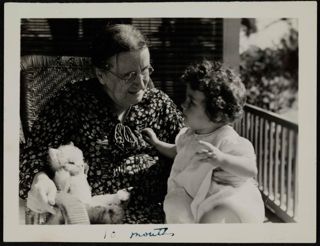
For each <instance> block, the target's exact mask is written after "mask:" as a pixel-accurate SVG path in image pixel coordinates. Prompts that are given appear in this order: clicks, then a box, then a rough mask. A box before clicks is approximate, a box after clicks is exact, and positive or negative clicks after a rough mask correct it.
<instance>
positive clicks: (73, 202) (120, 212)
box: [47, 142, 132, 224]
mask: <svg viewBox="0 0 320 246" xmlns="http://www.w3.org/2000/svg"><path fill="white" fill-rule="evenodd" d="M49 164H50V167H51V169H52V170H53V171H54V177H53V181H54V183H55V185H56V186H57V190H58V194H60V195H59V196H58V198H59V199H58V200H59V204H58V207H59V208H56V214H55V215H51V216H50V217H49V218H48V221H47V224H63V223H67V221H64V217H67V218H69V217H73V218H75V221H76V222H75V223H77V222H79V221H80V222H81V221H86V218H84V217H83V216H86V215H82V214H75V212H74V211H75V210H77V211H80V210H82V208H83V206H81V205H82V204H84V205H85V209H86V210H87V214H88V216H89V220H90V223H91V224H121V223H123V218H124V215H125V212H124V210H125V208H126V205H127V203H128V201H129V198H130V193H129V192H130V190H131V189H132V187H130V188H128V189H123V190H119V191H118V192H117V193H115V194H105V195H98V196H94V197H92V196H91V187H90V185H89V183H88V181H87V172H88V165H87V164H86V163H85V162H84V159H83V154H82V151H81V150H80V149H79V148H77V147H76V146H74V144H73V143H72V142H70V143H69V144H67V145H61V146H60V147H59V148H57V149H54V148H49ZM63 193H65V194H69V195H71V196H73V198H76V199H73V198H70V196H69V197H68V196H66V195H65V194H63ZM61 194H63V195H61ZM79 202H80V203H82V204H77V203H79ZM66 203H68V205H69V206H71V207H72V206H73V208H74V209H70V208H67V207H66ZM62 214H63V215H62ZM71 223H72V222H71Z"/></svg>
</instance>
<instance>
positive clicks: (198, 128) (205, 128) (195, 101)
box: [181, 85, 215, 133]
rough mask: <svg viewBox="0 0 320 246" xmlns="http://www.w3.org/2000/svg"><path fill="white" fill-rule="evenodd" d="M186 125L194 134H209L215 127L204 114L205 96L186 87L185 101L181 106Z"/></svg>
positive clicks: (188, 86)
mask: <svg viewBox="0 0 320 246" xmlns="http://www.w3.org/2000/svg"><path fill="white" fill-rule="evenodd" d="M181 106H182V109H183V115H184V119H185V123H186V125H188V126H189V127H190V128H192V129H193V130H194V131H195V132H196V133H209V132H211V131H212V129H213V128H214V127H215V123H213V122H212V121H211V120H210V119H209V117H208V116H207V114H206V112H205V95H204V93H203V92H201V91H197V90H192V89H191V88H190V85H187V90H186V100H185V101H184V103H183V104H182V105H181Z"/></svg>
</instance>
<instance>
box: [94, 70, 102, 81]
mask: <svg viewBox="0 0 320 246" xmlns="http://www.w3.org/2000/svg"><path fill="white" fill-rule="evenodd" d="M95 74H96V76H97V78H98V80H99V81H100V83H102V81H103V73H102V71H101V69H100V68H95Z"/></svg>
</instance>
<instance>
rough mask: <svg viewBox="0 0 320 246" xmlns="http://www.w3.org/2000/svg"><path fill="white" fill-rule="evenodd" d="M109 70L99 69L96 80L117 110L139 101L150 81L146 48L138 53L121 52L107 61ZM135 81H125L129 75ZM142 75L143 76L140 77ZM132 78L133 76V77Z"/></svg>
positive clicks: (148, 58)
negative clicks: (97, 79) (109, 66)
mask: <svg viewBox="0 0 320 246" xmlns="http://www.w3.org/2000/svg"><path fill="white" fill-rule="evenodd" d="M108 64H109V65H111V68H110V69H109V70H101V69H99V70H98V71H99V74H100V76H99V74H98V78H99V81H100V83H101V84H102V85H103V86H104V88H105V90H106V92H107V93H108V95H109V96H110V97H111V99H112V100H113V101H114V103H115V104H116V107H117V109H118V110H125V109H127V108H128V107H130V106H131V105H134V104H136V103H138V102H140V101H141V99H142V97H143V95H144V93H145V90H146V88H147V84H148V82H149V80H150V77H149V73H148V69H149V67H150V53H149V49H148V48H144V49H142V50H138V51H130V52H122V53H119V54H117V55H115V56H113V57H111V58H110V59H109V60H108ZM134 73H136V74H137V76H136V78H135V79H133V80H130V81H127V82H126V81H125V80H123V78H127V77H128V76H129V75H130V74H134ZM142 73H143V74H144V75H145V76H142ZM133 77H134V76H133Z"/></svg>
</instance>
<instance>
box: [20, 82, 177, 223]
mask: <svg viewBox="0 0 320 246" xmlns="http://www.w3.org/2000/svg"><path fill="white" fill-rule="evenodd" d="M113 107H114V106H113V102H112V101H111V99H110V98H109V97H108V96H107V94H106V93H105V92H104V91H103V89H102V87H101V85H100V84H99V82H98V81H97V79H91V80H88V81H80V82H77V83H74V84H70V85H67V86H66V87H65V88H64V89H63V90H62V91H61V93H60V94H59V96H57V97H56V98H55V99H54V100H51V101H50V102H49V103H48V104H47V105H46V106H45V107H44V109H43V110H42V112H41V113H40V114H39V117H38V120H37V121H36V122H35V123H34V124H33V126H32V130H31V133H30V136H28V138H27V140H26V143H25V144H24V145H23V146H21V149H20V182H19V185H20V187H19V188H20V196H21V197H22V198H26V196H27V192H28V191H29V189H30V187H31V184H32V180H33V177H34V175H35V174H36V173H37V172H39V171H46V172H47V173H48V175H49V177H52V176H51V175H52V174H50V171H49V170H48V164H47V155H48V147H53V148H57V147H58V146H59V145H61V144H66V143H68V142H70V141H73V143H74V144H75V145H76V146H77V147H79V148H80V149H81V150H82V151H83V154H84V158H85V160H86V162H87V163H88V165H89V172H88V181H89V184H90V186H91V187H92V194H93V195H100V194H106V193H115V192H117V191H118V190H119V189H123V188H128V187H133V190H132V191H131V199H130V202H129V204H128V207H127V210H126V217H125V221H124V222H125V223H130V224H134V223H164V213H163V208H162V203H163V200H164V196H165V194H166V191H167V179H168V176H169V173H170V170H171V164H172V160H169V159H167V158H165V157H163V156H161V155H160V154H159V153H158V152H157V151H156V150H155V148H153V147H152V146H151V145H150V144H148V143H147V142H146V141H145V140H144V139H143V137H142V135H141V130H142V129H144V128H146V127H150V128H152V129H153V130H154V131H155V133H156V134H157V136H158V137H159V139H160V140H162V141H165V142H170V143H174V139H175V136H176V135H177V133H178V132H179V130H180V129H181V128H182V127H183V118H182V114H181V113H180V111H179V110H178V109H177V107H176V105H175V104H174V103H173V102H172V100H171V99H170V98H169V97H168V96H167V95H166V94H164V93H163V92H161V91H160V90H158V89H156V88H153V89H148V90H147V91H146V93H145V94H144V97H143V99H142V101H141V102H140V103H138V104H136V105H133V106H132V107H131V108H130V110H129V111H128V113H127V115H126V117H125V118H124V120H123V121H122V122H120V121H119V120H118V117H117V115H116V114H115V113H114V112H113Z"/></svg>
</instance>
